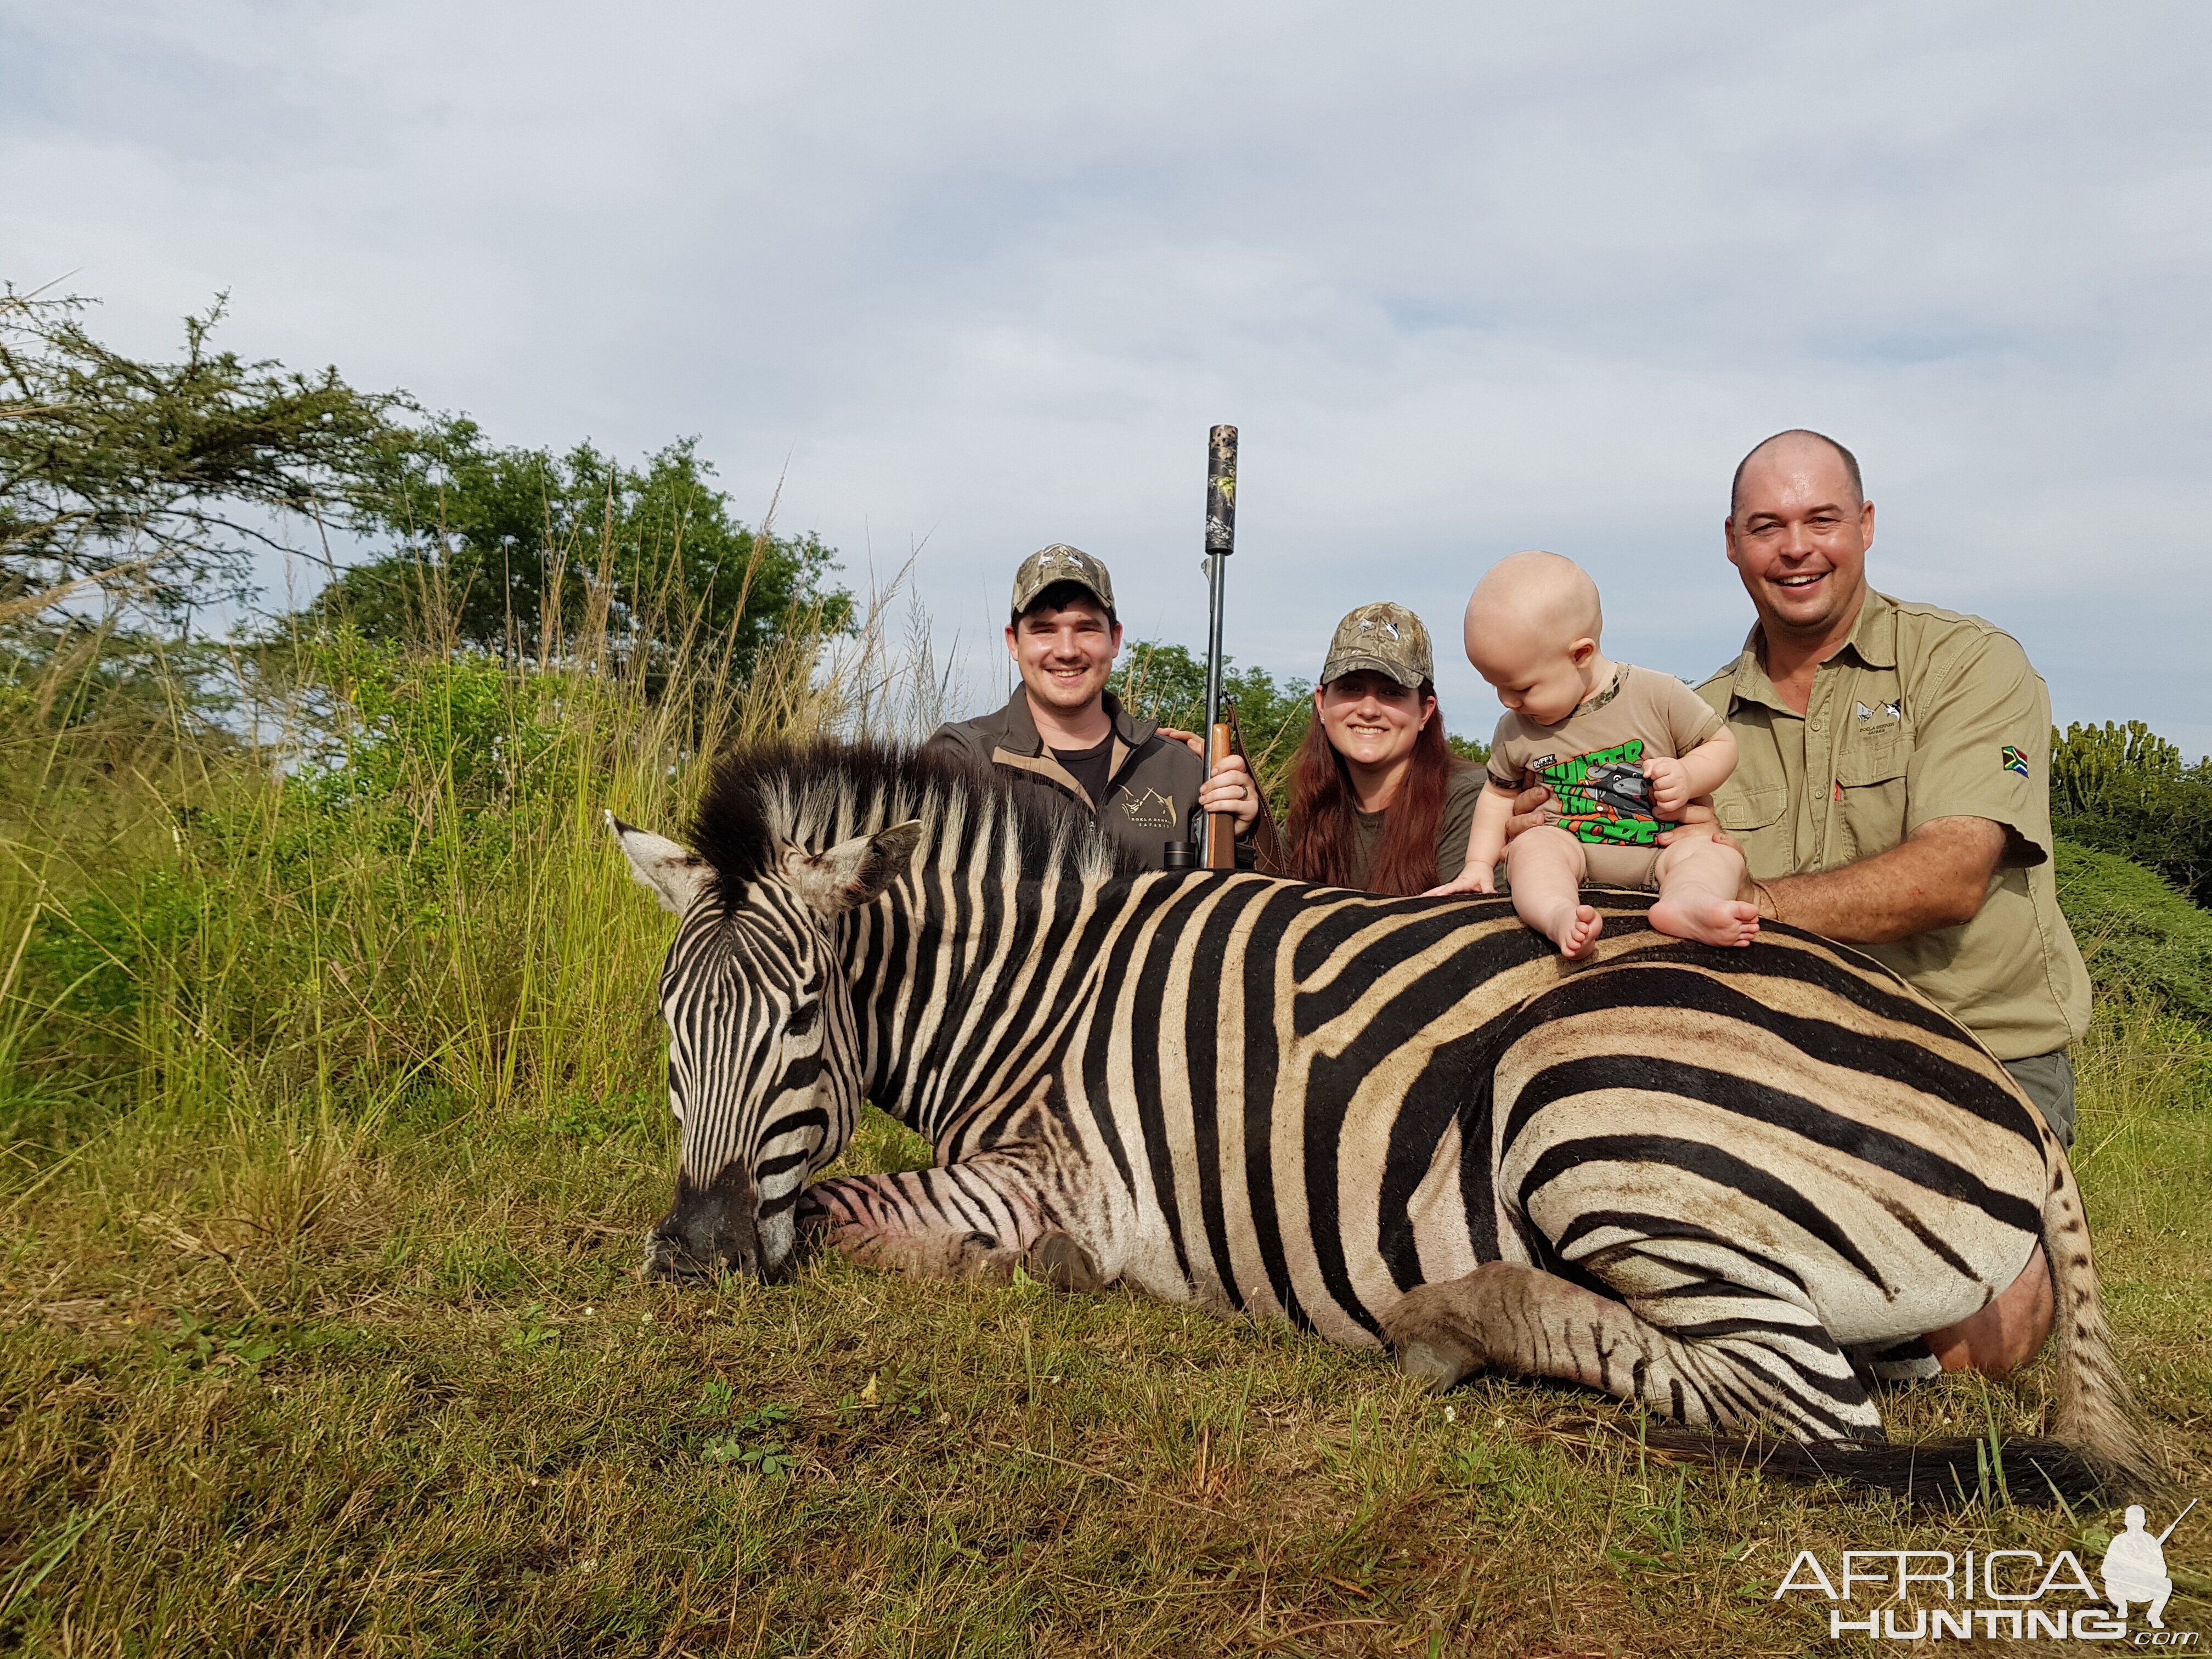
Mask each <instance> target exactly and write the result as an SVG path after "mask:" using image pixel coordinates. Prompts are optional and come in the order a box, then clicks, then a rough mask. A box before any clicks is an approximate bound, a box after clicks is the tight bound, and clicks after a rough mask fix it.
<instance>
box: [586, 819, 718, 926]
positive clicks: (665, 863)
mask: <svg viewBox="0 0 2212 1659" xmlns="http://www.w3.org/2000/svg"><path fill="white" fill-rule="evenodd" d="M607 828H608V829H611V830H612V831H613V832H614V837H615V839H616V840H617V841H618V842H621V843H622V849H623V854H624V856H626V857H627V858H628V859H629V875H630V879H631V880H632V881H634V882H635V883H636V884H638V885H639V886H641V887H649V888H651V889H652V890H653V892H654V893H655V894H657V895H658V896H659V899H660V908H662V909H664V910H673V911H674V912H676V914H677V915H679V916H680V915H684V914H685V913H686V912H688V911H689V910H690V908H691V907H692V906H693V905H694V904H696V903H697V902H698V901H699V895H700V894H702V893H703V892H705V891H706V890H707V889H708V886H709V885H710V884H712V883H713V881H714V867H713V866H711V865H709V864H708V862H707V860H704V859H702V858H701V857H699V856H698V855H697V854H695V853H687V852H685V851H684V849H683V848H681V847H678V845H677V844H676V843H675V842H672V841H665V840H663V839H662V838H661V837H660V836H653V835H647V833H646V832H645V831H644V830H642V829H633V828H632V827H631V826H630V825H629V824H627V823H623V821H622V820H621V819H620V818H618V817H616V816H615V815H614V814H613V813H612V812H610V813H608V814H607Z"/></svg>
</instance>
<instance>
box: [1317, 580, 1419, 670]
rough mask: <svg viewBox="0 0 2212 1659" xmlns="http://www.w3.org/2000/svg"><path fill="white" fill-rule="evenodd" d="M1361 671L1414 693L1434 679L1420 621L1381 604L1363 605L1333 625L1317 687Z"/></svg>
mask: <svg viewBox="0 0 2212 1659" xmlns="http://www.w3.org/2000/svg"><path fill="white" fill-rule="evenodd" d="M1363 668H1364V669H1367V670H1369V671H1372V672H1374V673H1377V674H1383V675H1387V676H1388V677H1389V678H1391V679H1394V680H1395V681H1397V682H1398V684H1401V685H1403V686H1409V687H1412V688H1413V689H1415V690H1418V689H1419V687H1420V684H1421V683H1422V682H1423V681H1424V680H1432V679H1434V678H1436V677H1437V665H1436V659H1435V657H1434V656H1433V655H1431V653H1430V650H1429V630H1428V629H1425V628H1424V627H1423V626H1421V619H1420V618H1419V617H1417V616H1415V615H1414V614H1413V612H1412V611H1408V610H1407V609H1406V607H1405V606H1404V605H1391V604H1389V602H1388V601H1385V602H1384V603H1383V604H1381V605H1361V606H1360V607H1359V609H1358V610H1357V611H1353V612H1352V614H1351V615H1350V616H1348V617H1346V618H1345V619H1344V620H1343V621H1342V622H1340V623H1337V625H1336V632H1335V634H1334V635H1332V636H1331V637H1330V639H1329V642H1328V661H1327V662H1325V663H1323V664H1322V665H1321V683H1322V684H1323V685H1327V684H1328V683H1329V682H1330V681H1331V680H1334V679H1339V678H1342V677H1343V676H1345V675H1346V674H1351V673H1355V672H1357V671H1359V670H1360V669H1363Z"/></svg>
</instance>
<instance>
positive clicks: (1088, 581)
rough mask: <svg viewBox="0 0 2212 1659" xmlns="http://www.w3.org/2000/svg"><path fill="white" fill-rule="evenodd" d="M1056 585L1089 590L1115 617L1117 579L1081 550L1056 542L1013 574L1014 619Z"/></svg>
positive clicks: (1028, 560) (1038, 551)
mask: <svg viewBox="0 0 2212 1659" xmlns="http://www.w3.org/2000/svg"><path fill="white" fill-rule="evenodd" d="M1054 582H1074V583H1076V584H1077V585H1079V586H1083V587H1087V588H1089V589H1090V590H1091V592H1093V593H1095V594H1097V596H1098V602H1099V603H1100V604H1101V605H1104V606H1105V607H1106V609H1107V611H1108V613H1109V614H1111V613H1112V611H1113V609H1114V579H1113V578H1112V577H1111V576H1109V575H1108V574H1106V567H1105V566H1104V565H1103V564H1101V563H1099V562H1098V561H1097V560H1096V559H1094V558H1092V557H1091V556H1090V555H1089V554H1088V553H1085V551H1084V550H1082V549H1081V548H1079V547H1070V546H1069V545H1068V544H1066V542H1054V544H1052V545H1051V546H1050V547H1041V548H1039V549H1037V550H1036V552H1034V553H1032V554H1030V556H1029V557H1027V558H1026V559H1024V560H1023V561H1022V568H1020V569H1019V570H1017V571H1016V572H1014V615H1016V616H1017V617H1018V616H1020V615H1021V614H1022V612H1023V611H1026V610H1028V609H1029V608H1030V606H1031V605H1035V604H1036V597H1037V595H1038V594H1040V593H1042V592H1044V591H1045V589H1046V588H1048V587H1050V586H1052V585H1053V584H1054Z"/></svg>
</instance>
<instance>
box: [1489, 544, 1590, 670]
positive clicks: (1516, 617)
mask: <svg viewBox="0 0 2212 1659" xmlns="http://www.w3.org/2000/svg"><path fill="white" fill-rule="evenodd" d="M1604 631H1605V611H1604V607H1603V606H1602V605H1600V603H1599V602H1598V597H1597V584H1596V583H1595V582H1594V581H1592V580H1590V575H1589V571H1587V570H1585V569H1583V568H1582V566H1580V565H1578V564H1577V563H1576V562H1574V561H1573V560H1572V559H1569V558H1563V557H1562V556H1559V554H1557V553H1545V552H1541V551H1537V550H1530V551H1528V552H1526V553H1516V554H1513V555H1511V556H1509V557H1506V558H1503V559H1500V560H1499V561H1498V562H1497V563H1496V564H1494V565H1492V566H1491V567H1490V569H1489V571H1488V573H1487V574H1485V575H1484V577H1483V579H1482V580H1480V581H1479V582H1477V583H1476V584H1475V585H1474V598H1472V599H1469V600H1468V602H1467V654H1468V660H1469V661H1470V662H1472V663H1473V664H1474V665H1475V667H1476V668H1478V669H1480V668H1481V667H1482V665H1483V660H1484V654H1485V653H1495V652H1496V651H1497V650H1498V649H1499V648H1500V647H1502V646H1504V644H1505V643H1506V642H1507V641H1527V640H1529V639H1531V638H1541V639H1543V640H1545V641H1547V642H1549V643H1551V644H1553V645H1555V646H1557V647H1559V648H1561V649H1565V648H1567V647H1571V645H1572V643H1573V642H1574V641H1576V640H1577V639H1587V640H1589V642H1590V643H1591V645H1592V646H1595V645H1596V643H1597V641H1598V637H1599V635H1601V634H1602V633H1603V632H1604Z"/></svg>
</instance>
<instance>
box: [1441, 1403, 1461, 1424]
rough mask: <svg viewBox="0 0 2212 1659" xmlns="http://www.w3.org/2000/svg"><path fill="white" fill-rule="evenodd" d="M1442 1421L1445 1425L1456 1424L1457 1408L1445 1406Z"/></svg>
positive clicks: (1457, 1417) (1457, 1418)
mask: <svg viewBox="0 0 2212 1659" xmlns="http://www.w3.org/2000/svg"><path fill="white" fill-rule="evenodd" d="M1444 1421H1445V1422H1447V1423H1456V1422H1458V1421H1459V1407H1456V1406H1447V1407H1444Z"/></svg>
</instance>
